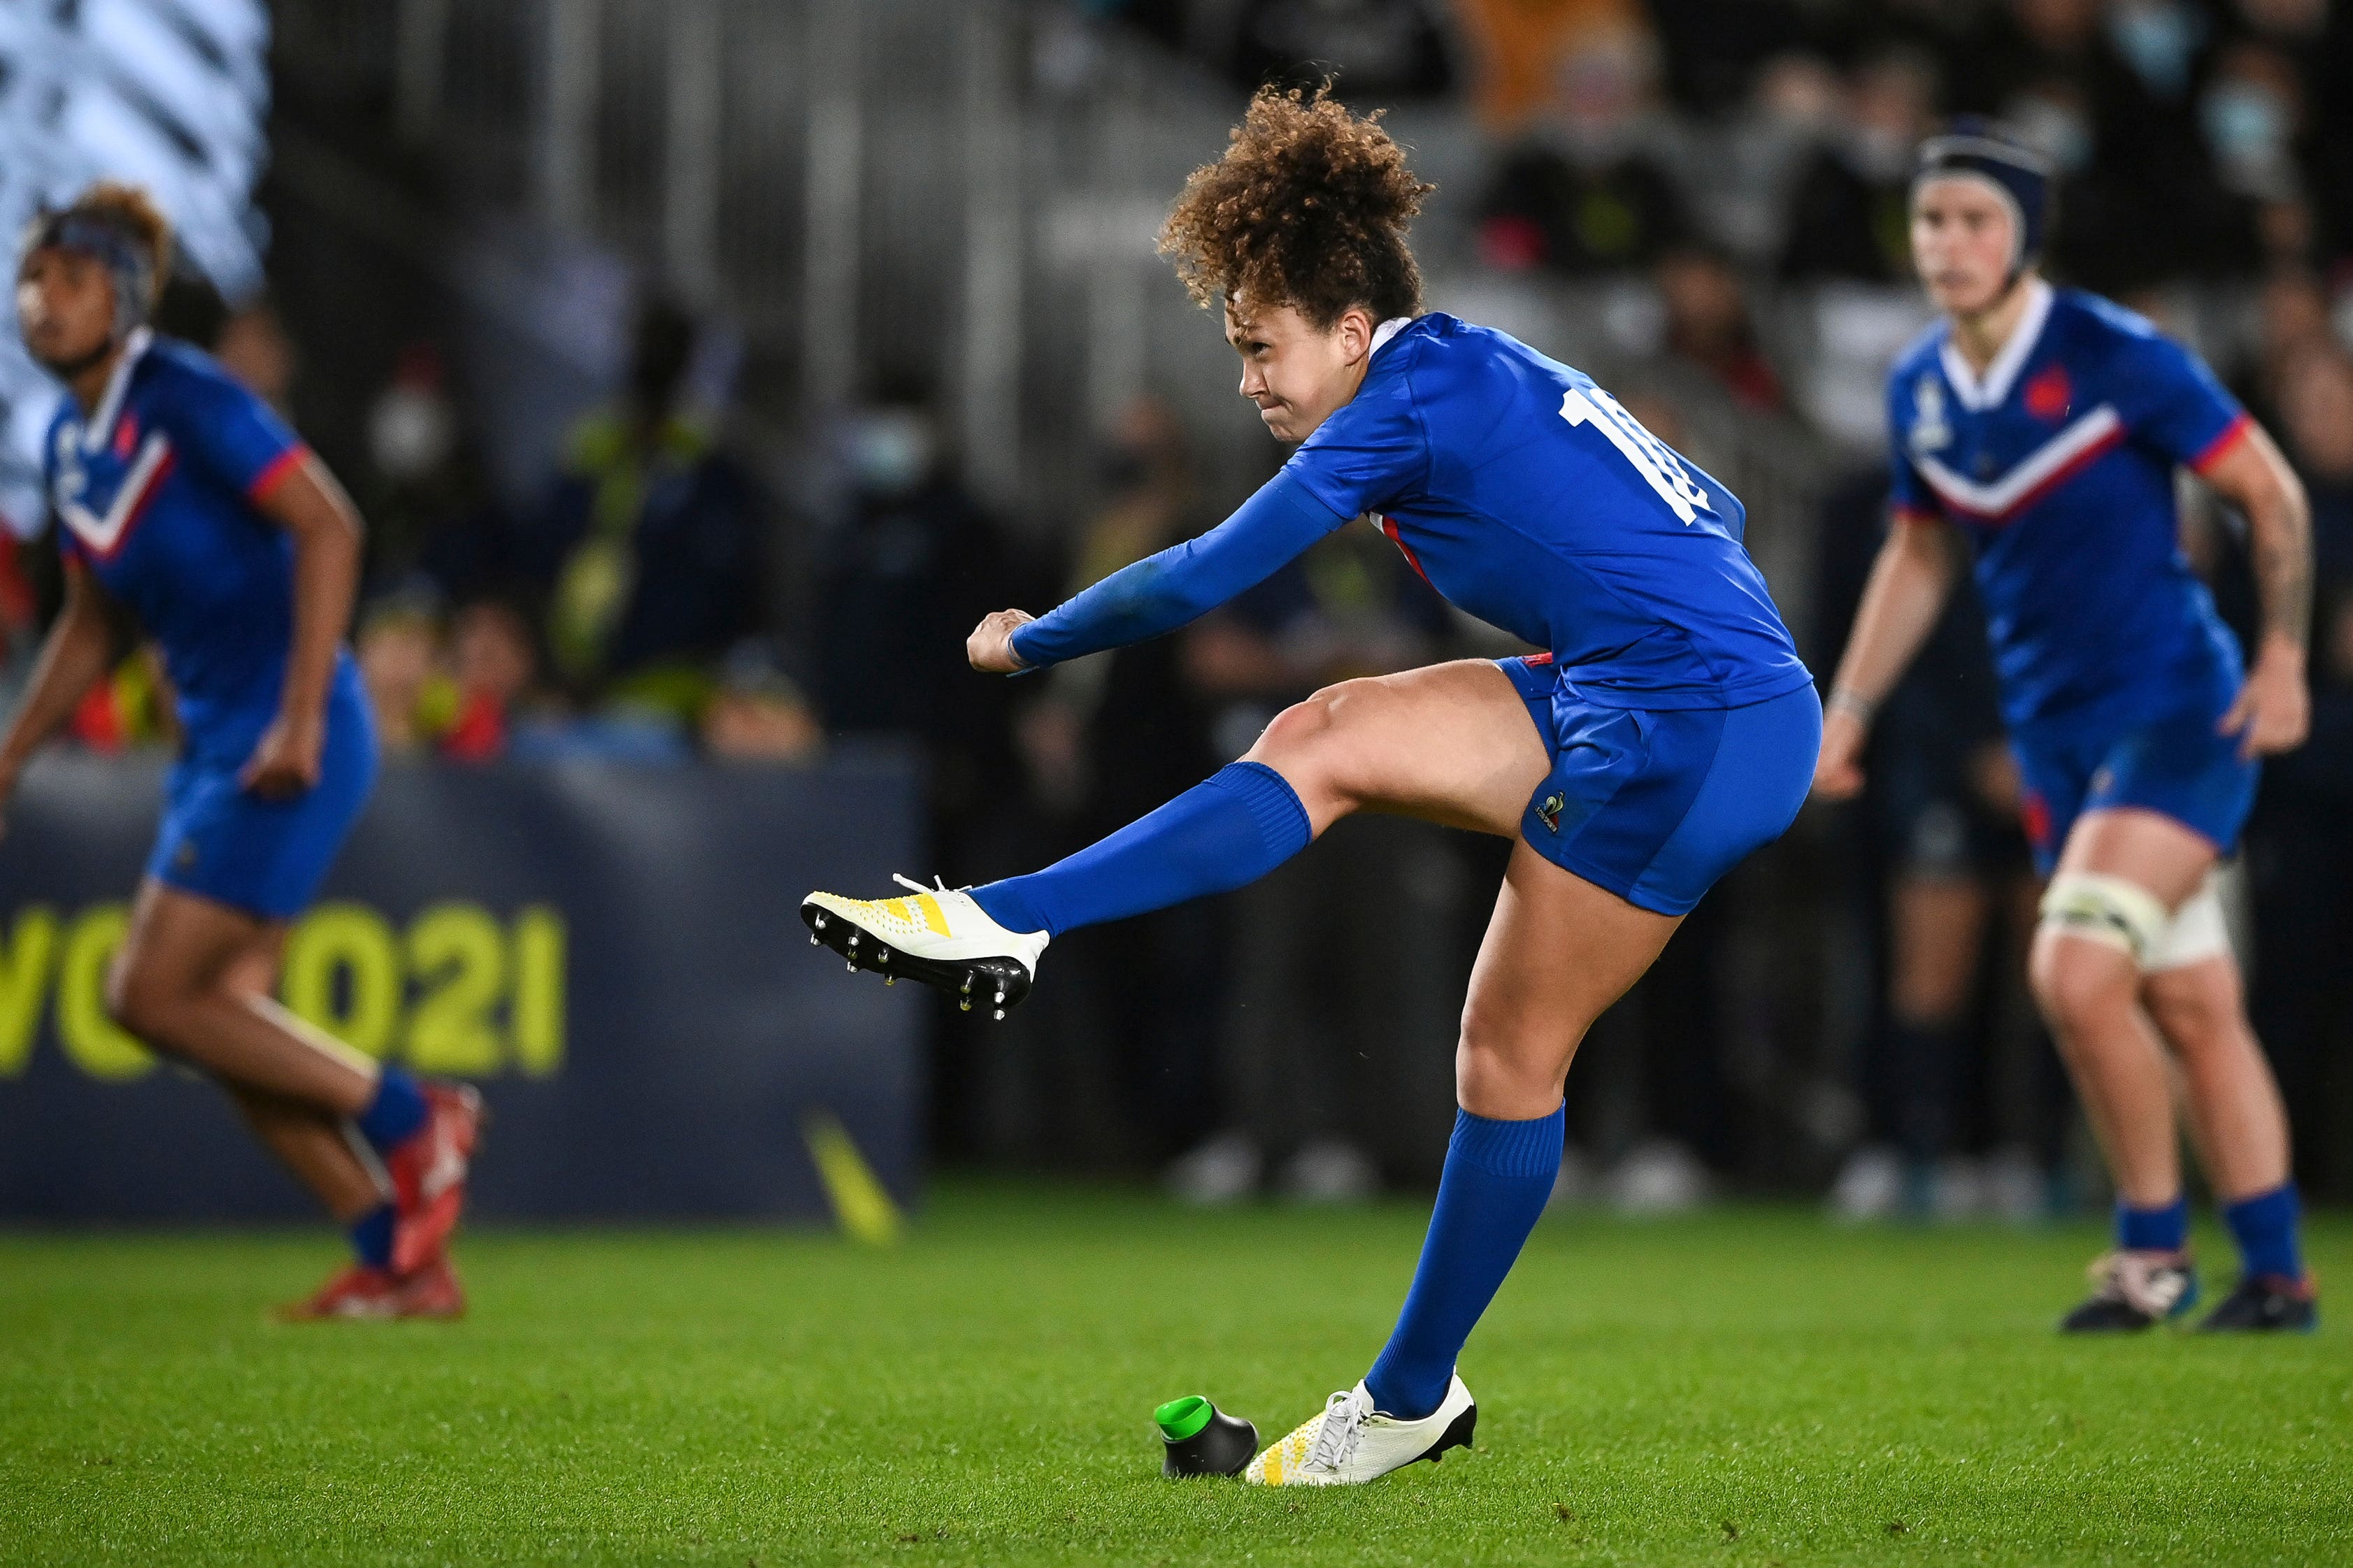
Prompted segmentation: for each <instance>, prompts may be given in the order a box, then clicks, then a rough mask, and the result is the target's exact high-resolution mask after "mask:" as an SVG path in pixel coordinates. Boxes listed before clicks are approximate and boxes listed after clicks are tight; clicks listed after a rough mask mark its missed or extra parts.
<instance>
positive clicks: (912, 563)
mask: <svg viewBox="0 0 2353 1568" xmlns="http://www.w3.org/2000/svg"><path fill="white" fill-rule="evenodd" d="M842 456H843V458H845V459H846V467H847V468H848V476H847V477H848V479H849V488H848V495H847V499H846V502H845V504H844V505H843V507H842V508H841V510H840V513H839V516H838V517H837V518H836V520H835V521H834V522H833V524H832V526H831V527H830V528H828V530H827V531H826V532H825V534H824V536H823V537H822V538H821V539H820V540H819V541H818V544H817V563H816V580H817V592H816V595H815V598H814V601H813V603H814V605H815V606H816V609H815V616H814V619H815V634H816V635H815V637H814V640H813V641H812V643H811V645H810V646H811V648H812V655H811V657H812V660H813V662H812V665H811V679H812V686H813V688H814V695H815V697H816V699H817V707H818V712H819V713H820V714H821V715H822V716H823V718H824V721H825V727H826V730H827V731H828V733H833V734H858V735H901V736H906V737H909V738H912V739H913V740H915V741H918V742H922V744H923V748H924V751H925V752H926V753H927V756H928V760H929V766H930V783H931V792H932V797H931V804H932V811H933V827H934V857H935V858H937V859H938V860H939V861H940V862H941V866H942V869H943V870H944V872H945V874H946V875H948V876H949V877H950V878H951V879H955V880H957V881H964V880H967V879H972V878H973V876H974V875H976V873H973V872H972V871H971V870H970V868H968V866H967V862H966V856H967V854H968V846H969V844H970V842H971V838H972V835H973V834H974V833H976V832H978V831H980V829H981V828H982V826H984V824H983V823H982V821H981V817H980V808H981V807H982V806H983V805H986V804H987V802H989V801H990V800H991V799H993V798H1002V796H1003V793H1004V790H1005V789H1006V787H1008V786H1009V784H1010V783H1011V776H1012V774H1013V773H1014V764H1013V762H1012V746H1011V742H1010V739H1009V728H1008V702H1009V701H1010V700H1011V697H1012V695H1013V693H1012V691H1011V689H1010V687H1011V685H1012V683H1009V682H1007V681H1001V680H997V681H989V680H975V679H971V675H970V667H969V666H968V664H967V663H966V661H965V632H966V631H967V630H969V629H970V628H971V626H973V624H974V623H975V622H976V621H978V620H979V619H980V617H981V616H984V615H986V614H987V613H988V611H989V610H991V609H992V608H994V607H996V606H997V605H1001V604H1008V603H1011V602H1013V601H1014V600H1015V599H1018V597H1019V595H1018V594H1014V593H1012V591H1011V588H1010V585H1009V584H1008V575H1009V573H1008V564H1007V558H1006V552H1005V546H1004V542H1003V540H1002V538H1001V537H1000V535H999V533H998V531H997V526H996V524H995V522H994V521H992V520H991V519H990V518H989V517H988V515H987V513H986V512H985V511H984V510H982V509H981V506H980V503H979V502H978V501H976V500H974V499H973V497H972V495H971V494H970V493H969V492H968V491H966V490H965V488H964V486H963V484H962V483H961V482H960V481H959V480H958V479H957V478H956V475H955V469H954V468H953V466H952V465H951V464H950V463H949V462H948V461H946V459H945V457H944V454H943V452H942V450H941V443H940V437H939V425H938V422H937V420H936V418H935V417H934V414H933V411H932V409H931V407H930V405H929V402H928V400H927V399H926V398H925V397H924V396H923V395H922V394H921V393H920V392H919V391H918V390H917V389H916V388H914V387H913V385H911V384H895V385H892V386H890V387H887V388H886V389H885V390H884V391H883V393H882V394H881V395H880V396H879V397H877V398H876V399H875V401H874V402H872V403H871V405H868V406H867V407H865V408H863V409H861V410H860V411H859V412H857V413H856V414H854V415H853V416H850V418H849V420H848V421H847V422H846V424H845V426H844V428H843V430H842Z"/></svg>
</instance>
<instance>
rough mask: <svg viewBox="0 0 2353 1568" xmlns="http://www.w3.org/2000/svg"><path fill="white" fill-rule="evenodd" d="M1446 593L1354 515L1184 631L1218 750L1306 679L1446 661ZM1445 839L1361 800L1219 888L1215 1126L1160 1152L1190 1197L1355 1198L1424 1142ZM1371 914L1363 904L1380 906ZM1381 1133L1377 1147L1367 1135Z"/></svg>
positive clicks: (1244, 743)
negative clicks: (1265, 864) (1245, 877)
mask: <svg viewBox="0 0 2353 1568" xmlns="http://www.w3.org/2000/svg"><path fill="white" fill-rule="evenodd" d="M1450 616H1451V612H1449V611H1448V609H1447V608H1446V605H1445V604H1444V602H1443V601H1441V600H1440V598H1439V597H1438V596H1437V595H1436V594H1435V593H1433V592H1432V591H1431V590H1430V587H1429V585H1428V584H1425V583H1423V582H1422V581H1421V579H1420V578H1419V576H1417V575H1415V574H1414V572H1413V571H1412V569H1411V568H1410V567H1409V566H1408V565H1407V563H1405V561H1404V560H1403V559H1402V557H1401V556H1400V555H1399V553H1398V550H1397V549H1396V547H1395V546H1393V545H1392V544H1390V543H1389V542H1388V540H1386V539H1384V538H1383V537H1381V535H1380V534H1379V533H1378V532H1377V531H1375V530H1374V529H1372V528H1370V527H1361V526H1360V527H1352V528H1345V529H1342V530H1341V531H1339V532H1337V533H1335V534H1334V535H1332V536H1331V537H1330V538H1329V539H1326V540H1325V541H1324V542H1322V543H1320V544H1318V545H1316V546H1315V547H1314V549H1312V550H1310V551H1309V552H1307V553H1306V554H1305V555H1303V556H1302V557H1300V558H1299V559H1298V560H1297V561H1294V562H1293V563H1291V564H1289V565H1287V566H1285V567H1284V568H1283V569H1282V570H1281V571H1280V572H1277V573H1276V574H1274V575H1273V576H1271V577H1270V578H1268V579H1267V580H1266V581H1265V582H1264V583H1261V584H1259V585H1258V586H1257V587H1255V588H1253V589H1250V591H1249V592H1247V593H1245V594H1243V595H1241V596H1240V597H1239V598H1237V599H1235V600H1234V601H1233V602H1232V603H1231V604H1229V605H1227V606H1226V607H1225V608H1224V609H1222V610H1219V611H1217V612H1214V613H1212V614H1211V615H1210V616H1208V617H1206V618H1205V619H1204V620H1202V621H1201V622H1200V623H1199V624H1198V625H1197V626H1195V627H1194V629H1193V630H1192V631H1191V632H1190V633H1188V634H1187V637H1186V639H1185V660H1186V664H1187V668H1188V670H1189V672H1190V674H1191V678H1192V679H1193V682H1194V683H1195V685H1196V686H1197V687H1198V689H1200V690H1201V692H1202V693H1203V694H1204V695H1205V696H1207V697H1208V698H1210V699H1211V700H1215V701H1216V702H1218V704H1219V708H1220V711H1219V716H1218V719H1217V723H1216V743H1217V748H1218V751H1219V755H1222V756H1228V757H1234V756H1240V754H1241V753H1242V752H1245V751H1247V750H1248V749H1249V748H1250V745H1251V743H1252V742H1254V741H1256V739H1257V737H1258V734H1259V731H1261V730H1262V729H1264V728H1265V726H1266V724H1267V722H1268V721H1271V719H1272V718H1273V717H1274V715H1275V713H1276V712H1278V711H1279V710H1282V708H1283V707H1285V706H1287V705H1288V704H1290V703H1291V702H1293V701H1296V700H1299V699H1301V698H1303V697H1304V696H1306V695H1307V694H1308V693H1309V692H1311V691H1314V690H1315V689H1318V688H1320V687H1323V686H1326V685H1329V684H1330V683H1332V682H1334V681H1337V680H1344V679H1349V678H1351V677H1356V676H1368V675H1382V674H1387V673H1388V672H1390V671H1394V670H1399V669H1406V668H1414V667H1417V666H1420V665H1424V664H1428V663H1430V662H1432V661H1433V660H1435V659H1437V658H1443V657H1445V655H1444V653H1443V652H1442V651H1441V648H1442V646H1443V645H1444V644H1445V642H1446V641H1447V640H1448V639H1449V638H1450V637H1452V635H1453V627H1452V623H1451V618H1450ZM1461 853H1462V850H1461V846H1460V844H1459V843H1458V842H1457V841H1456V839H1455V837H1453V836H1451V835H1449V834H1448V833H1447V831H1446V830H1445V829H1443V828H1440V827H1436V826H1432V825H1430V824H1429V823H1426V822H1418V821H1410V820H1408V819H1406V818H1403V817H1389V816H1358V817H1352V818H1350V819H1349V820H1348V821H1347V822H1345V823H1343V824H1341V825H1340V826H1338V827H1336V828H1335V829H1334V830H1333V832H1331V833H1330V834H1328V835H1327V836H1326V837H1325V839H1324V845H1323V852H1322V853H1320V854H1318V855H1315V856H1302V857H1300V858H1298V859H1296V860H1293V861H1292V862H1291V863H1290V864H1288V865H1286V866H1284V867H1283V868H1282V869H1280V870H1278V871H1276V872H1275V873H1274V874H1273V875H1271V876H1270V877H1268V878H1266V879H1263V880H1261V881H1258V882H1254V883H1252V884H1250V886H1249V887H1247V888H1244V889H1240V891H1238V892H1236V893H1234V894H1232V895H1230V897H1229V899H1228V900H1225V902H1226V903H1227V905H1228V907H1229V910H1230V911H1231V917H1232V921H1233V925H1232V957H1231V961H1230V968H1231V973H1232V980H1231V986H1230V991H1229V995H1228V997H1227V1005H1226V1009H1225V1018H1224V1021H1223V1024H1222V1026H1221V1029H1220V1031H1219V1033H1220V1044H1219V1063H1220V1067H1221V1072H1220V1077H1221V1079H1222V1082H1223V1092H1222V1094H1221V1095H1220V1097H1219V1098H1220V1100H1221V1102H1222V1105H1223V1108H1224V1110H1225V1113H1226V1127H1225V1130H1224V1131H1220V1132H1219V1133H1218V1134H1217V1135H1215V1136H1214V1137H1212V1138H1210V1139H1209V1140H1208V1141H1207V1142H1204V1143H1202V1144H1201V1145H1200V1146H1198V1147H1197V1148H1195V1149H1193V1150H1192V1151H1190V1152H1187V1154H1185V1155H1184V1156H1182V1157H1181V1158H1180V1159H1178V1160H1177V1161H1176V1162H1175V1163H1173V1164H1172V1165H1171V1166H1170V1167H1169V1169H1168V1171H1167V1173H1166V1180H1167V1184H1168V1185H1169V1188H1170V1190H1171V1191H1172V1192H1174V1193H1175V1194H1176V1195H1177V1196H1179V1197H1181V1198H1183V1199H1185V1200H1187V1201H1188V1202H1194V1203H1203V1204H1222V1203H1232V1202H1237V1201H1240V1199H1243V1198H1245V1197H1248V1196H1250V1195H1251V1194H1255V1193H1257V1192H1258V1191H1259V1190H1261V1186H1262V1185H1263V1186H1266V1187H1268V1188H1271V1190H1272V1191H1273V1192H1274V1193H1276V1194H1279V1195H1281V1196H1282V1197H1285V1198H1288V1199H1291V1200H1293V1201H1296V1202H1309V1203H1314V1202H1351V1201H1356V1200H1359V1199H1363V1198H1366V1197H1369V1196H1371V1195H1372V1194H1374V1193H1375V1192H1376V1191H1377V1190H1378V1188H1379V1185H1380V1183H1381V1180H1382V1178H1383V1175H1384V1174H1385V1173H1392V1174H1396V1175H1399V1176H1410V1177H1413V1178H1416V1179H1419V1178H1423V1177H1426V1176H1429V1175H1430V1174H1433V1173H1431V1172H1428V1171H1424V1170H1420V1169H1418V1168H1414V1166H1413V1164H1412V1162H1414V1161H1415V1160H1417V1159H1418V1158H1419V1157H1420V1156H1421V1155H1422V1154H1423V1153H1425V1152H1426V1151H1428V1150H1430V1149H1432V1148H1435V1147H1436V1146H1437V1145H1438V1143H1439V1142H1440V1132H1439V1130H1438V1129H1439V1127H1440V1124H1439V1123H1433V1122H1432V1121H1430V1107H1431V1106H1442V1104H1443V1103H1444V1097H1443V1095H1442V1094H1441V1093H1440V1092H1438V1089H1439V1086H1440V1085H1443V1084H1445V1083H1447V1082H1449V1081H1451V1072H1452V1068H1451V1063H1450V1061H1449V1058H1448V1057H1447V1055H1446V1053H1445V1052H1444V1051H1443V1050H1442V1049H1440V1048H1439V1046H1438V1042H1440V1041H1443V1040H1444V1039H1446V1038H1447V1037H1449V1035H1450V1033H1451V1031H1452V1030H1453V1028H1454V1020H1455V1016H1456V1014H1457V1012H1458V1011H1459V1008H1458V1005H1457V1004H1456V1002H1455V1000H1454V998H1455V997H1457V996H1458V995H1459V994H1460V992H1459V982H1460V978H1461V975H1460V974H1458V973H1448V970H1449V969H1450V967H1451V965H1450V963H1447V962H1445V958H1446V955H1450V954H1451V953H1453V952H1455V951H1456V950H1457V949H1460V952H1461V961H1462V963H1461V974H1467V973H1468V972H1469V961H1470V955H1471V952H1472V946H1473V944H1474V942H1475V939H1474V938H1471V937H1469V936H1468V935H1467V932H1466V931H1465V930H1464V929H1462V928H1464V925H1465V922H1464V920H1463V916H1464V915H1465V914H1466V912H1467V911H1465V910H1462V909H1461V907H1460V905H1461V899H1460V898H1459V897H1458V894H1459V892H1460V890H1461V889H1463V888H1465V887H1467V885H1468V882H1469V879H1468V878H1467V877H1466V876H1465V875H1464V870H1463V867H1462V865H1461V859H1460V856H1461ZM1376 911H1377V913H1376ZM1366 1129H1377V1130H1380V1131H1381V1135H1382V1136H1383V1137H1384V1138H1386V1139H1387V1140H1388V1143H1387V1145H1386V1146H1382V1147H1373V1146H1368V1145H1367V1144H1366V1142H1364V1141H1363V1136H1362V1131H1361V1130H1366Z"/></svg>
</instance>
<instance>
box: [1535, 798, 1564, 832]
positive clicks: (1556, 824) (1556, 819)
mask: <svg viewBox="0 0 2353 1568" xmlns="http://www.w3.org/2000/svg"><path fill="white" fill-rule="evenodd" d="M1567 805H1568V797H1567V795H1562V794H1561V793H1560V792H1559V791H1558V790H1555V791H1554V792H1553V793H1552V794H1550V795H1546V796H1545V797H1544V799H1543V800H1541V801H1539V802H1537V803H1536V816H1538V817H1540V818H1542V819H1543V822H1544V825H1545V831H1546V833H1558V832H1559V831H1560V814H1561V811H1562V809H1563V808H1564V807H1566V806H1567Z"/></svg>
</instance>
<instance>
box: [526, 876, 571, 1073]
mask: <svg viewBox="0 0 2353 1568" xmlns="http://www.w3.org/2000/svg"><path fill="white" fill-rule="evenodd" d="M567 935H568V932H567V931H566V929H565V923H564V913H563V911H562V910H554V909H550V908H548V907H547V906H546V905H545V904H533V905H532V906H531V907H530V908H528V909H526V910H523V911H522V913H520V914H518V915H516V916H515V923H514V963H515V980H514V1003H513V1008H514V1054H515V1065H516V1066H517V1067H519V1068H522V1070H523V1071H524V1072H525V1073H526V1074H528V1075H530V1076H531V1077H533V1078H545V1077H547V1076H548V1075H549V1074H550V1073H553V1072H554V1071H555V1070H556V1069H557V1068H561V1067H562V1066H563V1065H564V1025H565V1007H564V986H565V939H566V937H567Z"/></svg>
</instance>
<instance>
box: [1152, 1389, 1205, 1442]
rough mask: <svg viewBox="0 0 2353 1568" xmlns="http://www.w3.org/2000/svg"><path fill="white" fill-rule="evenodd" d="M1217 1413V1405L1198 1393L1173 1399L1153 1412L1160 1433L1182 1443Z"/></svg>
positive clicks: (1169, 1439)
mask: <svg viewBox="0 0 2353 1568" xmlns="http://www.w3.org/2000/svg"><path fill="white" fill-rule="evenodd" d="M1216 1414H1217V1407H1216V1406H1215V1405H1211V1404H1210V1403H1209V1402H1208V1400H1206V1399H1204V1398H1202V1397H1201V1396H1200V1395H1199V1394H1187V1395H1186V1396H1185V1397H1184V1398H1182V1399H1172V1400H1170V1401H1169V1402H1168V1403H1167V1404H1166V1405H1162V1406H1161V1407H1160V1408H1159V1409H1157V1410H1155V1411H1154V1412H1153V1413H1152V1419H1153V1420H1155V1421H1156V1422H1158V1423H1159V1424H1160V1435H1161V1436H1163V1437H1165V1438H1166V1439H1167V1440H1168V1441H1169V1442H1171V1443H1181V1442H1183V1441H1184V1440H1185V1439H1186V1438H1187V1437H1190V1436H1192V1435H1193V1434H1194V1433H1196V1432H1198V1431H1199V1430H1200V1429H1201V1428H1202V1427H1204V1426H1208V1424H1209V1417H1210V1416H1212V1415H1216Z"/></svg>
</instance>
